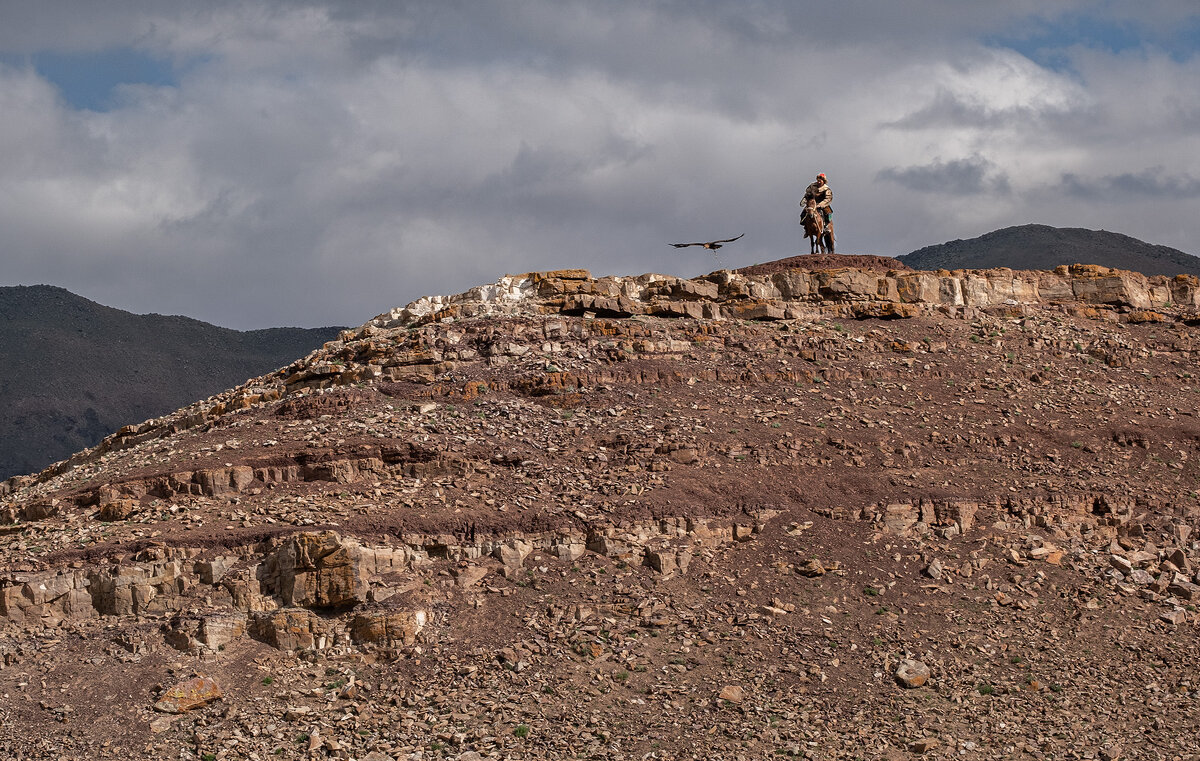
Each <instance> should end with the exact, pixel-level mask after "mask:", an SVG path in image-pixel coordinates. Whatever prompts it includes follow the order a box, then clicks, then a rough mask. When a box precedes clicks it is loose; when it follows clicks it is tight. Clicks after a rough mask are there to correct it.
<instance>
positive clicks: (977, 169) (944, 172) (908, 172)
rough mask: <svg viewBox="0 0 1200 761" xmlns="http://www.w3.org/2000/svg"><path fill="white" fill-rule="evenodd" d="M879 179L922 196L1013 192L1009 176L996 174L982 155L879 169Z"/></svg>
mask: <svg viewBox="0 0 1200 761" xmlns="http://www.w3.org/2000/svg"><path fill="white" fill-rule="evenodd" d="M876 178H877V179H880V180H887V181H890V182H895V183H898V184H899V185H902V186H903V187H905V188H907V189H909V190H915V191H917V192H919V193H932V194H949V195H956V196H962V195H976V194H979V193H1007V192H1009V190H1010V187H1009V183H1008V177H1007V176H1006V175H1004V174H1003V173H999V172H996V171H995V170H994V167H993V165H992V163H991V162H990V161H988V160H986V159H984V158H981V157H979V156H974V157H972V158H968V159H953V160H951V161H934V162H933V163H930V164H926V165H924V166H910V167H904V168H900V167H888V168H886V169H882V170H880V172H879V174H877V175H876Z"/></svg>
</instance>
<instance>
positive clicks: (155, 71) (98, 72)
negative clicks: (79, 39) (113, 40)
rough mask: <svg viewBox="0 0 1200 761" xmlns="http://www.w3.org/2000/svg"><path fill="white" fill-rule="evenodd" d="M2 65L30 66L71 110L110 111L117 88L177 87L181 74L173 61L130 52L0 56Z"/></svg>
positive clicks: (121, 49)
mask: <svg viewBox="0 0 1200 761" xmlns="http://www.w3.org/2000/svg"><path fill="white" fill-rule="evenodd" d="M0 63H5V64H8V65H10V66H17V67H21V66H31V67H32V68H33V69H34V70H35V71H37V73H38V74H39V75H41V76H42V77H44V78H45V79H47V80H48V81H50V82H51V83H53V84H54V85H55V86H57V87H58V89H59V91H60V92H61V93H62V96H63V98H64V99H65V100H66V101H67V103H69V104H70V105H71V106H72V107H74V108H77V109H87V110H90V111H107V110H109V109H111V108H113V107H114V106H115V105H116V99H115V96H114V91H115V90H116V88H117V86H118V85H125V84H135V85H136V84H145V85H156V86H176V85H178V84H179V81H178V76H177V74H178V72H177V70H176V68H175V66H174V65H173V64H172V63H171V62H170V61H165V60H162V59H159V58H154V57H153V56H149V55H147V54H145V53H141V52H138V51H136V50H133V49H131V48H119V49H114V50H105V51H102V52H98V53H33V54H32V55H21V56H17V55H5V56H0Z"/></svg>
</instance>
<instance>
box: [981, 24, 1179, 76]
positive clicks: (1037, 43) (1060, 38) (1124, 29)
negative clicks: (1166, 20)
mask: <svg viewBox="0 0 1200 761" xmlns="http://www.w3.org/2000/svg"><path fill="white" fill-rule="evenodd" d="M1014 26H1015V28H1019V29H1021V30H1023V31H1022V33H1013V34H1002V35H994V36H991V37H988V38H987V39H986V40H985V42H986V43H987V44H989V45H994V46H996V47H1006V48H1010V49H1012V50H1015V51H1017V52H1018V53H1020V54H1021V55H1024V56H1025V57H1026V58H1029V59H1030V60H1031V61H1034V62H1035V63H1037V64H1039V65H1041V66H1045V67H1047V68H1049V69H1053V70H1055V71H1064V70H1068V69H1070V58H1069V55H1068V49H1069V48H1072V47H1076V46H1081V47H1086V48H1091V49H1093V50H1101V51H1104V52H1107V53H1113V54H1120V53H1126V52H1129V51H1135V50H1147V49H1150V48H1156V49H1159V50H1163V51H1166V52H1167V53H1169V54H1170V55H1171V56H1172V57H1173V58H1175V59H1176V60H1177V61H1184V60H1187V59H1189V58H1192V57H1194V56H1195V55H1196V53H1197V51H1200V17H1197V18H1196V19H1193V20H1191V21H1190V22H1189V23H1186V24H1183V25H1180V26H1176V27H1174V28H1172V29H1171V30H1170V32H1168V33H1165V34H1156V33H1155V32H1154V31H1153V30H1151V29H1147V28H1145V27H1144V26H1143V25H1141V24H1138V23H1137V22H1136V21H1115V20H1111V19H1101V18H1097V17H1095V16H1087V15H1082V14H1068V15H1065V16H1060V17H1058V18H1055V19H1044V18H1026V19H1023V20H1022V21H1021V22H1020V23H1019V24H1016V25H1014Z"/></svg>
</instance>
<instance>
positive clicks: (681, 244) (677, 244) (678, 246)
mask: <svg viewBox="0 0 1200 761" xmlns="http://www.w3.org/2000/svg"><path fill="white" fill-rule="evenodd" d="M667 245H669V246H674V247H675V248H687V247H688V246H703V245H704V244H703V243H668V244H667Z"/></svg>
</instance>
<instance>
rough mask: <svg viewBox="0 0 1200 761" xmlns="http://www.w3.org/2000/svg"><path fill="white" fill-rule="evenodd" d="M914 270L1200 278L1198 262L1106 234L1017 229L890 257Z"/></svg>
mask: <svg viewBox="0 0 1200 761" xmlns="http://www.w3.org/2000/svg"><path fill="white" fill-rule="evenodd" d="M896 258H897V259H899V260H900V261H902V262H904V263H905V264H906V265H908V266H909V267H912V268H913V269H919V270H937V269H946V270H955V269H988V268H991V267H1011V268H1013V269H1053V268H1054V267H1058V266H1060V265H1064V264H1066V265H1070V264H1076V263H1078V262H1087V263H1090V264H1100V265H1103V266H1105V267H1116V268H1118V269H1123V270H1133V271H1134V272H1141V273H1142V274H1145V275H1168V276H1173V275H1179V274H1185V275H1200V258H1197V257H1195V256H1192V255H1191V254H1187V253H1184V252H1183V251H1179V250H1178V249H1174V248H1170V247H1168V246H1156V245H1153V244H1150V243H1145V242H1143V241H1140V240H1138V239H1137V238H1131V237H1129V236H1128V235H1121V234H1120V233H1112V232H1108V231H1106V230H1084V229H1081V228H1074V227H1048V226H1047V225H1021V226H1019V227H1006V228H1004V229H1003V230H996V231H994V232H990V233H988V234H987V235H981V236H979V237H978V238H971V239H969V240H952V241H950V242H948V243H941V244H938V245H936V246H926V247H925V248H922V249H918V250H917V251H913V252H912V253H911V254H906V255H905V256H899V257H896Z"/></svg>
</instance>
